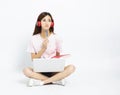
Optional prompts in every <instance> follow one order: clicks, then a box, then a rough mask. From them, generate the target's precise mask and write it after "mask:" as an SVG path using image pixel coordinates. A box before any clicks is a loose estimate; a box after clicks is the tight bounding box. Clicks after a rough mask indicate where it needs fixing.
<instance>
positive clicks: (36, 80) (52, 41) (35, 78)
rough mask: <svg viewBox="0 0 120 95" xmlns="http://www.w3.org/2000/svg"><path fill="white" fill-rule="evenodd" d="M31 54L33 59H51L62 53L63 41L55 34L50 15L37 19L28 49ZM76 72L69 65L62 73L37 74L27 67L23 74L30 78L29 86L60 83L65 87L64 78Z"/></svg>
mask: <svg viewBox="0 0 120 95" xmlns="http://www.w3.org/2000/svg"><path fill="white" fill-rule="evenodd" d="M27 51H28V52H30V53H31V59H34V58H51V57H53V56H59V55H60V52H61V40H60V39H59V38H58V36H57V35H56V34H55V33H54V20H53V18H52V16H51V14H50V13H48V12H42V13H41V14H40V15H39V16H38V19H37V22H36V25H35V29H34V33H33V36H32V39H31V42H30V44H29V46H28V49H27ZM74 71H75V67H74V66H73V65H68V66H66V67H65V68H64V71H62V72H56V73H51V72H48V73H37V72H34V71H33V68H30V67H26V68H24V69H23V73H24V74H25V75H26V76H27V77H29V78H30V81H29V83H28V86H35V85H45V84H49V83H58V84H61V85H65V82H64V81H63V79H64V78H66V77H67V76H69V75H71V74H72V73H73V72H74Z"/></svg>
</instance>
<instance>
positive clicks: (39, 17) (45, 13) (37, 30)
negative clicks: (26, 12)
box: [33, 12, 54, 35]
mask: <svg viewBox="0 0 120 95" xmlns="http://www.w3.org/2000/svg"><path fill="white" fill-rule="evenodd" d="M47 15H49V16H50V18H51V21H52V22H53V23H54V20H53V18H52V15H51V14H50V13H48V12H42V13H41V14H40V15H39V16H38V18H37V22H38V21H41V20H42V19H43V18H44V17H45V16H47ZM37 22H36V23H37ZM49 31H50V32H52V33H54V26H53V27H50V29H49ZM39 33H41V26H37V24H35V29H34V32H33V35H36V34H39Z"/></svg>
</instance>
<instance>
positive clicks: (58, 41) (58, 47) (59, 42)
mask: <svg viewBox="0 0 120 95" xmlns="http://www.w3.org/2000/svg"><path fill="white" fill-rule="evenodd" d="M56 51H57V52H62V39H61V38H60V37H58V36H56Z"/></svg>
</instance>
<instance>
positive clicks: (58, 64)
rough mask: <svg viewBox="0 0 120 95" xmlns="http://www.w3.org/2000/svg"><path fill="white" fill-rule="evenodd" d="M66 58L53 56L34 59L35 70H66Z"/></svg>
mask: <svg viewBox="0 0 120 95" xmlns="http://www.w3.org/2000/svg"><path fill="white" fill-rule="evenodd" d="M64 66H65V59H62V58H52V59H44V58H38V59H33V70H34V71H35V72H61V71H63V70H64Z"/></svg>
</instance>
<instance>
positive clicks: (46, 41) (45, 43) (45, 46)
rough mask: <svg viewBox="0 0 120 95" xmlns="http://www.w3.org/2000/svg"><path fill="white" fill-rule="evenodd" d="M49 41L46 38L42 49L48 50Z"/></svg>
mask: <svg viewBox="0 0 120 95" xmlns="http://www.w3.org/2000/svg"><path fill="white" fill-rule="evenodd" d="M48 42H49V40H48V39H47V38H46V39H45V40H44V41H43V43H42V49H43V50H46V49H47V44H48Z"/></svg>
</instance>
